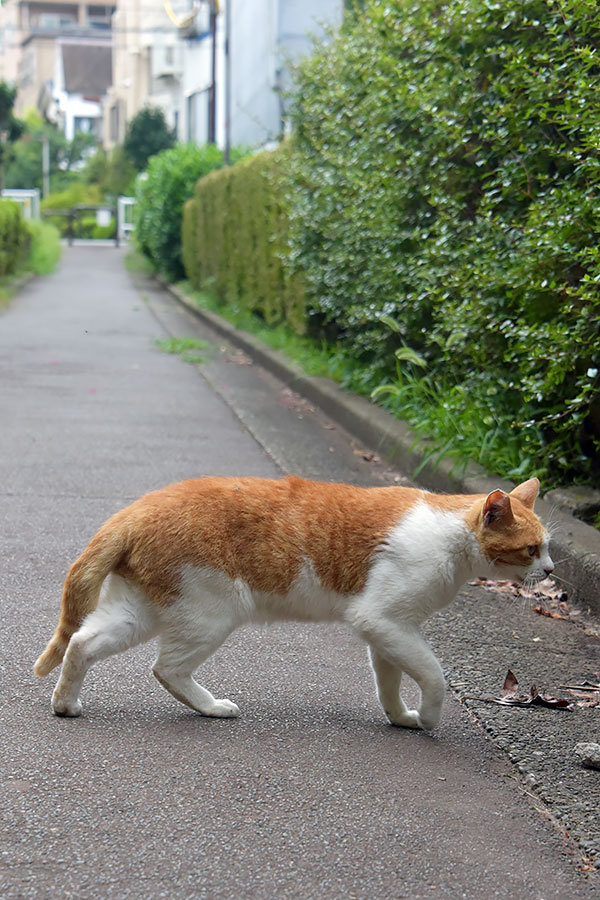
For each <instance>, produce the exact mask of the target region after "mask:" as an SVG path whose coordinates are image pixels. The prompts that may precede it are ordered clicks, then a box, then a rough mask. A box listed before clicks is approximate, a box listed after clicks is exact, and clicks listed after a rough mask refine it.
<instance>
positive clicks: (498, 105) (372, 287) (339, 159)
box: [289, 0, 600, 478]
mask: <svg viewBox="0 0 600 900" xmlns="http://www.w3.org/2000/svg"><path fill="white" fill-rule="evenodd" d="M599 51H600V10H599V8H598V6H597V4H596V3H593V2H591V0H561V2H558V0H503V2H502V3H492V2H490V0H453V2H441V3H440V2H439V0H420V2H419V3H418V4H417V3H411V2H407V0H386V2H385V3H383V2H379V0H366V3H365V4H364V8H363V9H361V10H359V11H357V13H356V16H355V17H352V16H349V17H348V18H347V20H346V23H345V25H344V27H343V29H342V31H341V32H340V33H339V34H338V35H337V36H335V35H332V36H331V37H330V40H329V42H328V43H327V44H325V45H322V46H320V47H317V49H316V51H315V53H314V55H313V56H312V57H310V58H309V59H307V60H306V62H304V63H303V64H301V66H300V68H299V71H298V76H297V81H298V84H297V94H296V96H297V101H296V104H295V109H294V125H295V140H294V152H293V154H292V156H291V160H290V166H289V176H290V189H289V208H290V211H291V216H292V230H291V237H290V244H291V259H292V262H293V263H294V265H295V266H296V267H297V268H298V269H299V270H300V271H302V272H303V274H304V277H305V278H306V281H307V285H308V290H309V297H310V303H309V312H310V315H311V318H312V321H314V322H316V323H320V324H322V323H323V322H326V323H332V324H333V326H334V328H335V329H336V331H337V334H338V335H339V336H342V337H344V338H345V339H346V340H347V341H348V343H349V345H350V346H351V347H352V348H353V350H354V353H355V354H356V355H357V356H359V357H361V358H362V360H363V361H364V362H365V364H367V365H371V366H372V367H373V368H374V369H379V371H381V372H382V377H384V376H385V368H384V367H382V360H385V359H387V358H389V359H390V360H393V353H392V349H393V341H394V340H396V341H397V340H398V335H396V334H394V333H393V332H392V331H390V329H389V328H387V327H386V326H385V325H384V324H383V321H382V319H384V318H385V317H386V316H391V317H393V318H394V319H395V320H396V321H397V323H398V325H399V329H400V338H401V339H402V340H403V341H404V342H406V343H407V344H409V345H410V346H411V347H413V348H415V349H416V350H418V351H419V352H420V353H421V354H422V355H423V356H424V357H425V360H426V362H427V365H428V368H429V376H428V377H429V378H431V379H432V380H433V381H438V382H442V381H444V382H445V383H447V384H449V385H452V384H454V385H459V386H461V391H457V392H455V393H454V394H452V395H451V396H450V397H449V400H448V402H449V403H450V404H452V403H455V404H457V405H461V404H462V405H464V404H465V403H467V402H468V403H469V404H471V405H472V407H473V408H474V409H475V410H476V413H477V414H478V415H480V416H481V417H482V419H483V420H484V421H489V424H490V427H492V426H493V427H496V426H498V427H501V428H504V429H509V430H510V429H513V430H518V431H519V433H520V436H521V438H522V441H523V454H524V458H527V457H528V456H530V457H531V459H532V460H533V461H534V462H532V465H533V464H535V465H538V466H540V465H541V466H542V467H544V468H545V469H546V470H551V471H552V473H553V476H554V477H556V475H557V474H558V475H560V474H561V473H562V475H563V476H564V477H572V476H576V477H581V478H584V477H589V476H590V472H591V470H592V467H593V465H594V460H595V459H596V458H597V450H598V447H599V442H600V375H599V368H600V366H599V361H600V299H599V293H598V285H599V284H600V251H599V250H598V246H599V243H600V240H599V238H600V213H599V212H598V193H599V187H600V152H599V151H600V144H599V143H598V134H599V133H600V107H599V106H598V103H597V97H598V95H599V88H600V66H599V65H598V53H599ZM457 411H459V410H458V406H457Z"/></svg>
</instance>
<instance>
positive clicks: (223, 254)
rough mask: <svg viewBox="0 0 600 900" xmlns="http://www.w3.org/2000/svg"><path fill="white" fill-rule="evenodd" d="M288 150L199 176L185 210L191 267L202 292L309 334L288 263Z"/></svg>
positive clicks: (186, 253)
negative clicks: (284, 165)
mask: <svg viewBox="0 0 600 900" xmlns="http://www.w3.org/2000/svg"><path fill="white" fill-rule="evenodd" d="M282 153H285V150H284V151H281V150H279V151H276V152H274V153H273V152H266V151H265V152H263V153H259V154H257V155H255V156H253V157H251V158H248V159H244V160H242V161H240V162H238V163H237V164H236V165H234V166H231V167H229V168H227V169H222V170H220V171H219V172H213V173H211V174H210V175H208V176H207V177H206V178H202V179H200V181H199V182H198V184H197V186H196V189H195V192H194V197H193V198H192V199H191V200H189V201H188V203H187V204H186V206H185V211H184V226H183V248H184V263H185V268H186V272H187V275H188V278H189V279H190V281H191V283H192V284H193V285H194V286H195V287H209V288H210V289H211V290H212V291H213V292H214V293H215V294H216V295H217V297H219V298H220V299H221V300H222V301H223V303H227V304H230V305H236V306H240V307H244V308H246V309H248V310H251V311H252V312H255V313H257V314H258V315H259V316H261V317H262V318H263V319H264V320H265V321H266V322H268V323H270V324H274V323H276V322H281V321H286V322H287V323H288V324H289V325H290V326H291V327H292V328H293V329H294V330H295V331H297V332H302V331H303V330H304V297H303V290H302V286H301V283H300V279H299V278H297V277H292V276H290V275H289V274H288V272H287V270H286V269H285V268H284V266H283V264H282V256H283V255H284V252H285V250H286V240H287V227H288V226H287V223H288V214H287V208H286V204H285V202H284V198H283V197H282V191H281V186H280V183H279V170H280V159H281V155H282Z"/></svg>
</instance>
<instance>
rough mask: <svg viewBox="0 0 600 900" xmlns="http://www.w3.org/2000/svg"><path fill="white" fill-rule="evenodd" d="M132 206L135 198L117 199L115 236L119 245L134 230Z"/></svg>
mask: <svg viewBox="0 0 600 900" xmlns="http://www.w3.org/2000/svg"><path fill="white" fill-rule="evenodd" d="M134 206H135V197H119V199H118V200H117V236H118V239H119V243H121V241H124V240H127V238H128V237H129V235H130V234H131V232H132V231H134V230H135V225H134V222H133V207H134Z"/></svg>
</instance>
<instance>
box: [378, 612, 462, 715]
mask: <svg viewBox="0 0 600 900" xmlns="http://www.w3.org/2000/svg"><path fill="white" fill-rule="evenodd" d="M364 632H365V636H366V637H367V639H368V641H369V645H370V656H371V664H372V666H373V670H374V672H375V680H376V683H377V693H378V696H379V700H380V702H381V705H382V706H383V709H384V711H385V714H386V715H387V717H388V719H389V720H390V722H391V723H392V724H393V725H399V726H402V727H404V728H422V729H424V730H425V731H431V730H432V729H433V728H435V727H436V726H437V725H438V723H439V721H440V716H441V712H442V704H443V702H444V695H445V692H446V682H445V680H444V675H443V672H442V669H441V666H440V664H439V662H438V661H437V659H436V658H435V656H434V654H433V651H432V650H431V648H430V647H429V645H428V644H427V642H426V641H425V639H424V638H423V637H422V635H421V634H420V632H419V631H418V629H417V628H415V627H414V626H406V627H400V626H398V625H397V624H396V623H392V622H386V623H377V625H376V626H375V627H374V626H373V624H372V623H371V625H370V626H369V627H368V630H367V629H364ZM403 672H406V673H407V675H410V677H411V678H412V679H413V680H414V681H416V682H417V684H418V685H419V688H420V689H421V703H420V706H419V709H418V710H414V709H408V708H407V706H406V704H405V703H404V701H403V700H402V697H401V696H400V681H401V678H402V673H403Z"/></svg>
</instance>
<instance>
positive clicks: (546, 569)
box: [544, 566, 554, 575]
mask: <svg viewBox="0 0 600 900" xmlns="http://www.w3.org/2000/svg"><path fill="white" fill-rule="evenodd" d="M544 572H545V573H546V575H551V574H552V573H553V572H554V566H544Z"/></svg>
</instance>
